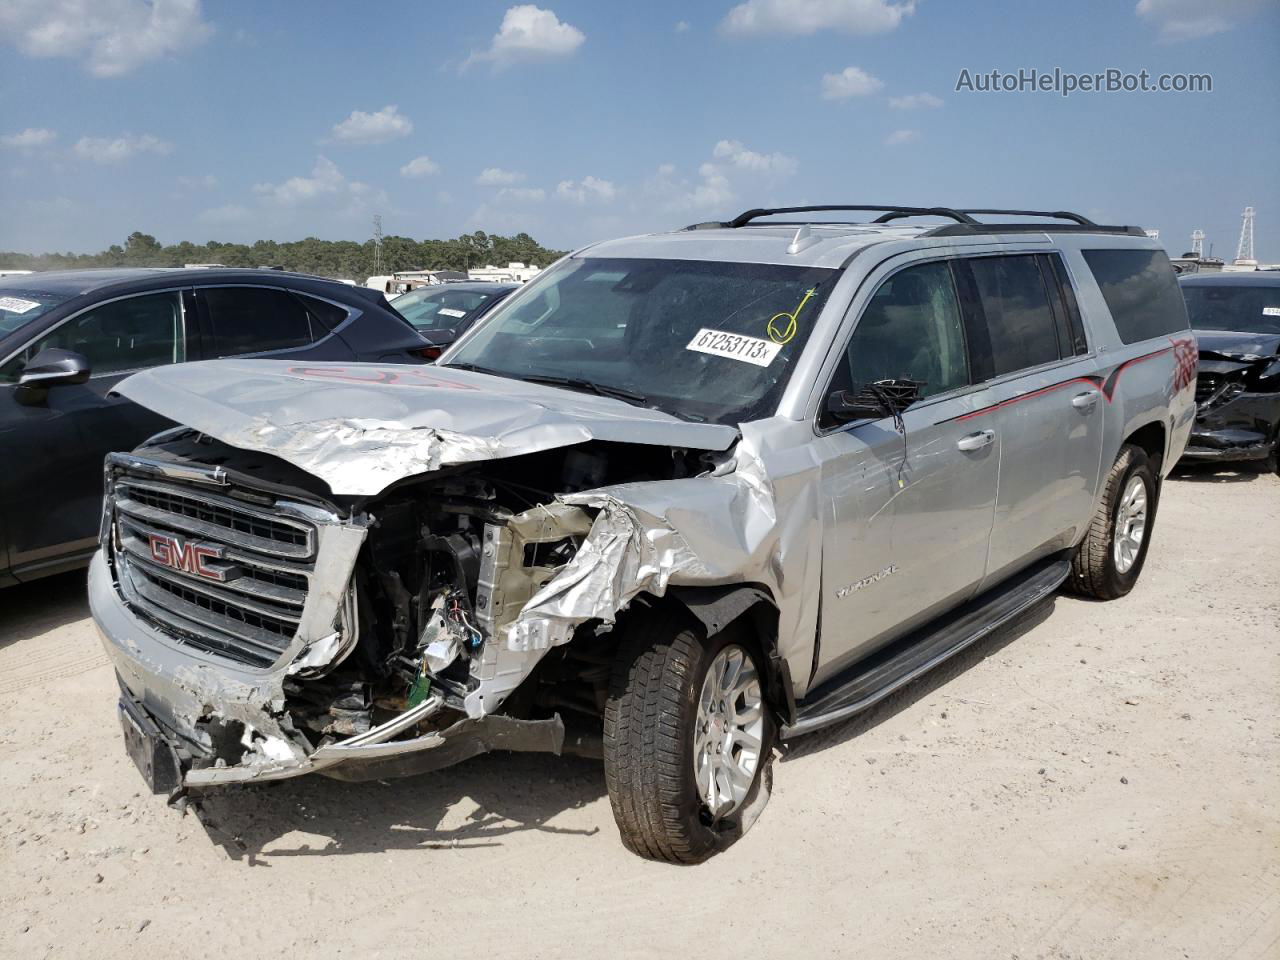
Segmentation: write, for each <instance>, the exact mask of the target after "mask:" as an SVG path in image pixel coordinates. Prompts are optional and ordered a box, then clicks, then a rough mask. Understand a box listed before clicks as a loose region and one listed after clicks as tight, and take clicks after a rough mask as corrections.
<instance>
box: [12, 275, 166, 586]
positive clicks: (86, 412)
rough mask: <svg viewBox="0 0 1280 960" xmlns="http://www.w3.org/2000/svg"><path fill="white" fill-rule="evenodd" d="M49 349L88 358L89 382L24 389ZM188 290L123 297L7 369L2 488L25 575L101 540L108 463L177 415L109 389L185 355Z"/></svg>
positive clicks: (17, 562) (17, 569)
mask: <svg viewBox="0 0 1280 960" xmlns="http://www.w3.org/2000/svg"><path fill="white" fill-rule="evenodd" d="M47 347H60V348H62V349H64V350H74V351H75V352H76V353H79V354H82V355H83V356H85V357H86V358H87V359H88V360H89V363H90V365H91V368H92V374H91V377H90V379H89V381H88V382H87V383H83V384H62V385H58V386H53V387H49V388H47V389H41V390H31V389H29V388H23V387H20V386H18V384H17V380H18V377H19V376H20V375H21V369H22V367H23V365H25V363H26V362H27V361H28V360H30V359H31V358H32V357H34V356H35V355H36V354H37V353H39V352H40V351H41V350H43V349H45V348H47ZM186 351H187V324H186V310H185V309H184V305H183V294H182V293H181V292H180V291H166V292H163V293H146V294H140V295H137V296H133V297H123V298H121V299H118V300H112V301H110V302H108V303H104V304H100V305H99V306H96V307H91V308H89V309H88V310H86V311H84V312H82V313H80V314H77V315H76V316H74V317H71V318H70V319H69V320H67V321H66V322H65V323H63V324H61V325H60V326H58V327H57V328H56V329H54V330H53V331H51V332H49V333H46V334H44V335H43V336H41V337H40V338H39V339H38V340H36V341H34V342H33V343H31V344H29V345H28V346H27V348H26V349H25V350H24V351H23V352H22V353H21V354H19V355H18V356H17V357H15V358H13V359H12V360H10V361H9V363H7V364H6V365H5V368H4V369H3V370H0V447H2V448H3V450H4V454H5V459H6V461H7V463H6V469H5V470H4V471H3V473H0V493H2V494H3V501H2V502H3V503H4V505H5V507H6V509H7V511H8V513H7V518H6V523H5V527H6V528H7V534H8V536H7V539H8V543H9V566H10V568H11V569H12V571H13V572H14V573H15V574H16V575H17V576H18V577H19V579H22V578H23V574H24V573H27V574H28V575H30V574H42V573H50V572H54V571H55V570H57V569H61V568H64V567H65V568H68V569H70V568H71V567H74V566H76V565H78V564H80V563H82V562H83V561H84V560H85V559H86V558H87V556H88V555H89V554H91V553H92V552H93V550H94V548H95V546H96V543H97V534H98V525H99V521H100V518H101V512H102V461H103V458H104V457H105V456H106V455H107V454H108V453H110V452H112V451H118V450H132V449H133V448H134V447H136V446H137V445H138V444H139V443H141V442H142V441H143V440H145V439H146V438H147V437H149V436H151V435H152V434H153V433H157V432H159V431H160V430H163V429H164V428H165V427H167V426H169V425H170V423H169V421H167V420H165V419H164V418H162V417H160V416H158V415H156V414H154V413H151V412H150V411H149V410H146V409H145V408H143V407H140V406H138V405H137V404H134V403H132V402H130V401H128V400H125V399H124V398H123V397H119V396H111V395H110V392H111V390H112V389H114V388H115V386H116V384H118V383H119V382H120V381H121V380H122V379H124V378H125V377H126V376H128V375H129V374H130V373H133V372H135V371H137V370H141V369H145V368H148V367H154V366H159V365H161V364H167V363H178V362H181V361H182V360H185V359H187V352H186Z"/></svg>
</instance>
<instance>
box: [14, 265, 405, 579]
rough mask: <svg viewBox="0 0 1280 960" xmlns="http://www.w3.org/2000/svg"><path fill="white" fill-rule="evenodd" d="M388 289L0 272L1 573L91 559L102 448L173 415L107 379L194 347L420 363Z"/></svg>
mask: <svg viewBox="0 0 1280 960" xmlns="http://www.w3.org/2000/svg"><path fill="white" fill-rule="evenodd" d="M429 347H430V344H429V343H428V342H427V341H426V340H424V339H423V337H422V336H420V335H419V334H418V333H417V332H416V331H415V330H414V329H413V327H412V326H410V325H409V324H408V323H407V322H406V321H405V320H404V318H403V317H401V316H400V315H399V314H398V313H396V312H395V311H394V310H392V309H391V308H390V307H388V306H387V303H386V300H385V299H384V298H383V296H382V294H380V293H378V292H377V291H375V290H366V289H364V288H363V287H354V286H348V285H346V284H342V283H337V282H335V281H332V280H324V279H322V278H319V277H310V276H304V275H299V274H290V273H283V272H280V271H276V270H272V271H261V270H232V269H216V270H208V269H201V270H163V269H128V270H74V271H65V272H52V273H34V274H29V275H25V276H12V277H6V278H3V279H0V459H2V461H3V463H4V469H3V470H0V587H2V586H5V585H11V584H13V583H15V582H19V581H23V580H30V579H34V578H36V577H40V576H44V575H46V574H52V573H59V572H61V571H63V570H68V569H72V568H74V567H77V566H83V565H85V564H86V563H88V561H89V558H90V556H92V554H93V550H94V547H95V546H96V543H97V533H98V521H99V518H100V516H101V501H102V461H103V457H105V456H106V454H107V453H108V452H110V451H113V450H130V449H132V448H133V447H135V446H137V445H138V444H139V443H141V442H142V441H143V440H145V439H146V438H147V437H149V436H151V435H152V434H153V433H156V432H157V431H159V430H162V429H164V428H165V427H166V426H168V425H169V423H168V421H167V420H164V419H163V418H161V417H158V416H156V415H155V414H154V413H151V412H150V411H147V410H144V409H143V408H141V407H139V406H136V405H135V404H133V403H131V402H129V401H128V400H125V399H124V398H123V397H120V396H117V395H115V394H113V393H112V390H113V389H114V388H115V386H116V384H117V383H118V382H119V381H120V380H121V379H123V378H124V377H125V376H127V375H128V374H130V373H134V372H137V371H139V370H145V369H148V368H151V367H157V366H162V365H165V364H171V363H181V362H183V361H188V360H207V359H214V358H219V357H273V358H280V359H287V360H303V361H308V362H310V361H321V360H330V361H332V360H339V361H341V360H348V361H350V360H370V361H380V362H397V363H423V362H425V361H426V360H427V359H428V357H429V356H430V354H429V353H428V350H429Z"/></svg>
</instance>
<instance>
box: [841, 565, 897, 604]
mask: <svg viewBox="0 0 1280 960" xmlns="http://www.w3.org/2000/svg"><path fill="white" fill-rule="evenodd" d="M897 572H898V565H897V564H896V563H891V564H889V565H888V566H887V567H885V568H884V569H883V570H881V571H880V572H879V573H873V574H872V575H871V576H869V577H863V578H862V579H861V580H858V581H855V582H854V583H851V584H849V585H848V586H847V587H841V588H840V589H839V590H837V591H836V599H837V600H843V599H844V598H845V597H847V596H849V594H851V593H856V592H857V591H859V590H861V589H862V588H863V587H869V586H871V585H872V584H873V583H879V582H880V581H881V580H883V579H884V578H885V577H889V576H892V575H893V574H895V573H897Z"/></svg>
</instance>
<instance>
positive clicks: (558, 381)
mask: <svg viewBox="0 0 1280 960" xmlns="http://www.w3.org/2000/svg"><path fill="white" fill-rule="evenodd" d="M519 379H521V380H527V381H528V382H529V383H545V384H547V385H548V386H552V387H571V388H573V389H575V390H586V391H588V392H590V393H594V394H595V395H596V396H598V397H610V398H612V399H614V400H621V401H623V402H624V403H630V404H635V405H639V406H643V405H645V404H647V403H648V402H649V398H648V397H646V396H645V395H644V394H642V393H636V392H634V391H632V390H624V389H622V388H621V387H611V386H609V385H608V384H604V383H596V382H595V381H594V380H586V379H584V378H582V377H557V376H552V375H551V374H540V373H534V374H530V375H529V376H524V377H520V378H519Z"/></svg>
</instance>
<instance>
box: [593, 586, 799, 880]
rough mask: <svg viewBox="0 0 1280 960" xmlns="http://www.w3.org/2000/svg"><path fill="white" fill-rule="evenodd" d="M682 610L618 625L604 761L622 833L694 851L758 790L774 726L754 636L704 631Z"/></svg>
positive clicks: (731, 831) (635, 844) (719, 843)
mask: <svg viewBox="0 0 1280 960" xmlns="http://www.w3.org/2000/svg"><path fill="white" fill-rule="evenodd" d="M637 613H639V612H638V611H637ZM681 614H682V611H679V610H678V609H676V608H656V609H653V610H652V611H650V612H649V613H648V614H643V613H641V614H639V615H638V616H633V617H632V618H631V619H630V622H629V623H628V624H627V625H626V626H625V627H623V628H622V630H621V631H620V632H621V633H622V634H623V636H622V637H621V638H620V640H621V644H620V647H619V651H618V659H617V661H616V663H615V666H614V670H613V676H612V678H611V682H610V686H609V698H608V702H607V703H606V706H605V721H604V765H605V778H606V780H607V782H608V786H609V802H610V804H611V805H612V807H613V816H614V819H615V820H616V821H617V824H618V832H619V833H620V834H621V836H622V842H623V844H624V845H625V846H626V847H627V848H628V849H629V850H631V851H632V852H633V853H637V854H639V855H640V856H642V857H648V858H649V859H652V860H664V861H667V862H669V863H699V862H701V861H702V860H705V859H706V858H707V857H709V856H710V855H711V854H713V853H715V852H716V851H717V850H720V849H722V848H724V847H726V846H728V845H729V844H730V843H732V842H733V841H734V840H735V839H737V837H739V836H740V835H741V834H742V833H743V832H744V831H745V829H746V828H747V827H749V826H750V823H751V820H752V819H754V816H755V815H756V814H758V812H759V809H760V808H761V807H762V806H763V801H764V800H765V799H767V796H768V790H769V787H770V782H771V781H770V778H771V773H772V771H771V769H770V760H771V753H772V749H773V739H774V728H773V720H772V717H771V715H770V712H769V708H768V705H767V704H766V703H765V698H764V684H763V680H762V675H761V671H760V664H759V661H758V659H757V654H756V653H755V652H754V650H753V646H752V645H751V644H750V643H748V642H746V640H745V638H743V637H740V636H735V635H734V634H732V633H730V632H725V633H721V634H717V635H716V636H714V637H711V638H709V639H704V638H703V637H702V636H701V631H699V630H698V629H697V628H696V627H695V626H694V625H693V624H691V623H689V622H688V621H687V619H686V618H685V617H683V616H682V615H681Z"/></svg>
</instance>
